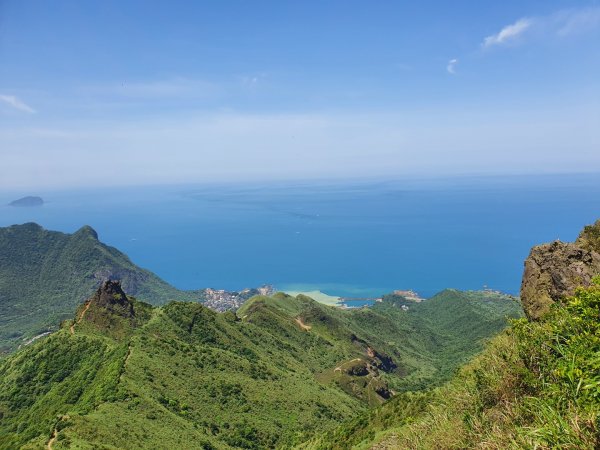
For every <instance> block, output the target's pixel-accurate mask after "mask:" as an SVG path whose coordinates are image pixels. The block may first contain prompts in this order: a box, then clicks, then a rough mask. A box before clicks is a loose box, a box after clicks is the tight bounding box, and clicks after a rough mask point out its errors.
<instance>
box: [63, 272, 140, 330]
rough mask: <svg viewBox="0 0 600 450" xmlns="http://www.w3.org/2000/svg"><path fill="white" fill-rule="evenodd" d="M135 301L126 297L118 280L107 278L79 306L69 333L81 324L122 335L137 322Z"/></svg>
mask: <svg viewBox="0 0 600 450" xmlns="http://www.w3.org/2000/svg"><path fill="white" fill-rule="evenodd" d="M135 303H136V302H135V300H133V299H130V298H129V297H127V294H125V292H124V291H123V289H122V288H121V282H120V281H115V280H107V281H105V282H104V283H102V285H101V286H100V287H99V288H98V290H97V291H96V293H95V294H94V295H93V296H92V297H90V298H89V299H88V300H87V301H86V302H85V303H84V304H83V305H82V306H81V307H80V308H79V310H78V312H77V315H76V317H75V320H74V322H73V325H71V328H70V331H71V334H75V332H76V330H77V328H79V325H80V324H81V325H83V326H84V327H85V328H87V327H91V328H92V329H95V330H96V331H100V332H102V333H103V334H107V335H109V336H112V337H114V338H117V339H118V338H121V337H124V336H126V335H127V334H128V333H129V332H130V331H131V330H132V329H133V328H134V327H135V325H136V323H137V317H136V316H137V314H136V308H135ZM148 306H149V305H148Z"/></svg>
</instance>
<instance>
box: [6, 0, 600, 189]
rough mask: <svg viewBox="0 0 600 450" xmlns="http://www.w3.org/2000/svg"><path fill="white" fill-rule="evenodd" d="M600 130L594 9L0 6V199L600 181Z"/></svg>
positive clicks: (535, 4)
mask: <svg viewBox="0 0 600 450" xmlns="http://www.w3.org/2000/svg"><path fill="white" fill-rule="evenodd" d="M599 124H600V4H599V3H598V2H596V1H554V0H545V1H503V2H498V1H486V0H482V1H477V2H473V1H453V2H446V1H444V2H442V1H420V2H401V1H390V2H384V1H378V2H358V1H343V2H342V1H339V2H338V1H314V2H311V1H306V2H282V1H256V2H251V1H219V2H177V1H169V2H167V1H164V2H145V1H139V2H138V1H114V2H113V1H103V2H87V1H72V2H69V1H53V2H45V1H28V0H19V1H11V0H4V1H2V0H0V189H34V188H36V189H38V188H46V187H70V186H84V185H85V186H97V185H106V184H115V185H118V184H157V183H181V182H202V181H214V180H220V181H227V180H255V179H264V180H268V179H281V178H304V179H307V178H308V179H310V178H321V179H322V178H352V177H373V176H384V177H401V176H406V175H411V176H413V175H417V176H419V175H434V176H435V175H459V174H473V173H476V174H487V173H490V174H492V173H552V172H590V171H592V172H596V171H600V125H599ZM107 167H108V168H109V169H108V170H110V173H111V176H107V172H106V171H107Z"/></svg>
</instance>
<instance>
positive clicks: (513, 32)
mask: <svg viewBox="0 0 600 450" xmlns="http://www.w3.org/2000/svg"><path fill="white" fill-rule="evenodd" d="M533 23H534V22H533V20H532V19H527V18H523V19H519V20H517V21H516V22H515V23H513V24H512V25H507V26H505V27H504V28H502V29H501V30H500V31H499V32H498V33H496V34H493V35H491V36H488V37H486V38H485V39H484V40H483V43H482V44H481V46H482V47H484V48H490V47H493V46H495V45H502V44H507V43H510V42H514V41H515V40H517V39H518V38H519V37H520V36H521V35H522V34H523V33H525V32H526V31H527V30H528V29H529V28H531V26H532V25H533Z"/></svg>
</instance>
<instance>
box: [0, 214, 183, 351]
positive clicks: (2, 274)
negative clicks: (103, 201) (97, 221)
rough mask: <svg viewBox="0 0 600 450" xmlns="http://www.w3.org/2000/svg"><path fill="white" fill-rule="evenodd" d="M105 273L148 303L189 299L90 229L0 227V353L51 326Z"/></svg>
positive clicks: (68, 311) (66, 313)
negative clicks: (56, 230) (62, 231)
mask: <svg viewBox="0 0 600 450" xmlns="http://www.w3.org/2000/svg"><path fill="white" fill-rule="evenodd" d="M109 276H112V277H115V278H118V279H121V280H122V281H123V285H124V287H125V289H126V290H127V292H128V293H130V294H132V295H138V296H140V297H141V298H144V299H145V300H147V301H149V302H151V303H154V304H161V303H166V302H167V301H168V300H173V299H177V300H194V295H193V294H192V293H188V292H182V291H179V290H177V289H175V288H174V287H172V286H170V285H169V284H167V283H166V282H164V281H163V280H161V279H160V278H158V277H157V276H156V275H154V274H152V273H151V272H149V271H147V270H144V269H141V268H140V267H137V266H136V265H135V264H133V263H132V262H131V261H130V260H129V258H128V257H127V256H126V255H124V254H123V253H121V252H119V251H118V250H117V249H115V248H113V247H109V246H107V245H104V244H102V243H101V242H99V241H98V238H97V236H96V233H95V232H94V230H92V229H91V228H90V227H83V228H81V229H80V230H79V231H77V232H76V233H74V234H70V235H69V234H64V233H59V232H55V231H47V230H44V229H43V228H42V227H40V226H39V225H36V224H33V223H28V224H24V225H14V226H11V227H7V228H0V354H1V353H3V352H6V351H9V350H12V349H14V348H15V347H17V346H18V345H19V344H21V343H23V342H24V341H25V340H27V339H29V338H31V337H32V336H35V335H37V334H40V333H42V332H44V331H47V330H53V329H56V326H57V324H59V323H60V322H61V321H62V320H64V319H66V318H69V317H71V315H72V312H73V310H74V309H75V307H76V306H77V305H78V304H79V303H80V302H82V301H83V300H85V299H86V298H88V297H89V296H90V295H91V293H92V292H93V291H94V289H96V288H97V287H98V285H99V283H100V282H101V281H102V279H104V278H106V277H109Z"/></svg>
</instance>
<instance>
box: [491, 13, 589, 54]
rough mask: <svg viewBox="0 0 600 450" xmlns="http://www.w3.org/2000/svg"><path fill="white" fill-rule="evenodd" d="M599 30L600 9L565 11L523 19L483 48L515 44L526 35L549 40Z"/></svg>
mask: <svg viewBox="0 0 600 450" xmlns="http://www.w3.org/2000/svg"><path fill="white" fill-rule="evenodd" d="M597 29H600V7H591V8H579V9H563V10H560V11H557V12H555V13H553V14H550V15H547V16H537V17H529V18H528V17H523V18H521V19H519V20H517V21H516V22H515V23H513V24H512V25H507V26H505V27H504V28H502V29H501V30H500V31H499V32H498V33H496V34H493V35H491V36H488V37H486V38H485V39H484V40H483V42H482V43H481V47H483V48H484V49H488V48H491V47H495V46H501V45H507V44H510V43H514V42H517V41H518V40H519V39H521V38H523V37H524V35H525V34H528V35H531V36H535V37H537V39H541V40H548V39H550V38H552V37H559V38H563V37H566V36H571V35H575V34H585V33H590V32H592V31H594V30H597Z"/></svg>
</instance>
